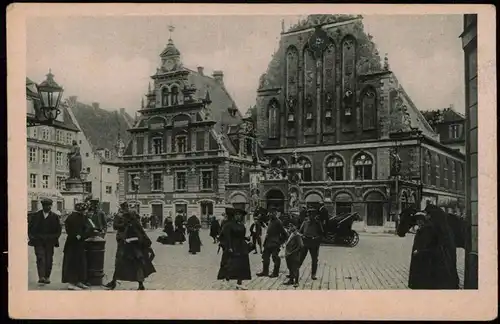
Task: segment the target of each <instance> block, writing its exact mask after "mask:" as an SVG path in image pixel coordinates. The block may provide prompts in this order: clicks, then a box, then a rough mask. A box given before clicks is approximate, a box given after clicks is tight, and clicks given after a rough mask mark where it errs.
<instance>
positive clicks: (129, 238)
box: [28, 199, 458, 290]
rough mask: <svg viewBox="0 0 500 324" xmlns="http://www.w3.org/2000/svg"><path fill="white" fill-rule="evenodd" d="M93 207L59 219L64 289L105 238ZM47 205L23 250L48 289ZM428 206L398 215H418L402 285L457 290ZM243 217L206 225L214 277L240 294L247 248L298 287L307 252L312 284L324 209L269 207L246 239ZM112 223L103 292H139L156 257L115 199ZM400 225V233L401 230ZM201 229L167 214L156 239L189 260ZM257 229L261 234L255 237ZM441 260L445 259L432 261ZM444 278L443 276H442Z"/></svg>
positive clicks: (55, 226) (84, 284)
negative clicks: (90, 246)
mask: <svg viewBox="0 0 500 324" xmlns="http://www.w3.org/2000/svg"><path fill="white" fill-rule="evenodd" d="M98 204H99V201H98V200H97V199H94V200H90V201H89V202H82V203H78V204H76V206H75V211H73V212H72V213H71V214H70V215H68V217H67V218H66V219H65V221H64V227H65V229H66V234H67V238H66V242H65V244H64V250H63V253H64V256H63V265H62V282H63V283H67V284H68V289H70V290H82V289H88V288H89V286H90V285H89V283H88V279H89V278H87V257H86V253H85V251H86V250H85V249H86V247H85V240H86V239H88V238H90V237H96V236H97V237H104V236H105V234H106V230H107V226H108V225H107V220H106V217H105V215H104V213H103V212H102V211H101V210H100V209H99V208H98ZM51 207H52V201H51V200H50V199H44V200H42V210H40V211H39V212H36V213H34V214H32V215H31V216H30V217H29V220H28V236H29V245H30V246H33V247H34V251H35V255H36V263H37V271H38V277H39V280H38V283H39V284H41V285H46V284H50V275H51V271H52V263H53V260H52V259H53V254H54V248H56V247H59V238H60V236H61V233H62V226H61V223H60V220H59V216H58V215H57V214H55V213H54V212H52V211H51ZM132 207H136V206H132ZM433 207H435V206H431V207H429V206H428V207H427V208H426V209H425V210H424V211H422V212H420V211H419V212H416V211H413V212H408V211H404V212H403V213H407V214H409V215H410V214H411V215H410V216H411V217H414V216H415V215H416V216H415V217H418V216H422V215H423V216H422V217H420V218H419V219H420V220H419V222H418V225H419V226H418V227H419V230H418V231H417V235H416V237H415V242H414V249H413V252H412V265H411V266H410V278H409V286H410V288H412V289H421V288H419V287H421V286H422V285H424V286H425V287H426V289H440V288H433V287H434V286H435V287H442V283H443V282H451V284H450V285H448V286H446V287H448V289H449V288H450V287H451V288H454V287H455V286H457V288H458V283H457V281H456V280H457V279H456V278H458V276H457V271H456V254H455V253H454V249H455V248H456V246H458V245H457V244H455V243H454V241H453V238H452V234H450V233H451V230H450V229H449V226H448V225H446V223H443V222H441V223H436V224H440V225H435V226H434V227H431V226H430V225H429V224H431V223H432V222H431V221H430V220H431V219H440V217H441V216H443V213H444V212H441V213H440V212H439V211H441V210H440V209H439V208H438V207H435V208H433ZM403 213H402V215H403ZM246 214H247V212H246V211H245V210H242V209H238V208H234V207H233V206H227V207H226V208H225V213H224V214H223V219H222V220H221V221H220V222H219V220H217V219H216V218H215V217H212V218H211V219H210V220H209V224H210V232H209V233H210V237H211V238H212V239H213V243H214V244H217V245H218V253H219V252H220V251H222V255H221V260H220V268H219V271H218V274H217V279H219V280H222V281H223V282H224V283H225V284H227V285H230V286H231V281H236V286H235V288H236V289H241V290H246V289H247V288H246V287H245V286H244V285H243V281H248V280H251V279H252V274H251V271H250V259H249V254H250V253H251V252H252V251H253V253H254V254H258V253H261V254H262V269H261V271H260V272H258V273H256V275H257V276H258V277H264V276H268V277H271V278H275V277H278V275H279V271H280V267H281V259H282V258H284V259H285V261H286V267H287V268H288V271H289V274H288V276H287V278H288V280H287V281H286V282H284V284H286V285H293V286H295V287H297V286H298V285H299V277H300V276H299V273H300V268H301V266H302V264H303V262H304V260H305V258H306V257H307V255H308V254H309V255H310V256H311V261H312V266H311V279H312V280H316V279H317V277H316V274H317V270H318V258H319V252H320V246H321V242H322V239H323V237H324V235H325V223H324V221H323V220H324V219H325V216H326V217H327V218H328V212H327V211H326V208H325V207H324V205H320V206H319V208H309V209H305V208H303V209H302V210H301V212H300V214H299V215H297V216H288V217H285V215H281V214H280V212H279V211H278V210H277V209H276V208H271V209H270V210H268V211H266V213H262V212H260V213H257V212H255V214H254V218H253V219H254V220H253V223H252V224H251V226H250V228H249V235H248V236H247V229H246V226H245V218H246ZM403 216H404V215H403ZM411 217H406V216H404V217H402V218H401V219H402V220H401V221H400V223H399V224H398V231H399V232H398V235H400V236H404V234H405V233H406V232H407V231H408V230H409V228H411V227H412V226H413V225H415V223H412V222H409V221H407V219H412V218H411ZM443 217H444V216H443ZM441 218H442V217H441ZM403 220H404V221H403ZM443 224H444V225H443ZM112 226H113V229H114V230H115V231H116V241H117V250H116V255H115V265H114V273H113V276H112V280H111V281H110V282H108V283H107V284H105V285H104V288H106V289H110V290H113V289H115V288H116V285H117V282H118V281H132V282H137V283H138V290H144V289H145V286H144V280H145V279H146V278H147V277H148V276H149V275H151V274H152V273H154V272H156V270H155V267H154V265H153V262H152V261H153V259H154V257H155V253H154V251H153V249H152V242H151V239H150V238H149V237H148V235H147V233H146V231H145V230H144V226H143V224H142V223H141V218H140V216H139V214H138V212H137V209H136V208H130V205H129V203H128V202H122V203H121V204H120V211H119V212H118V213H117V214H116V215H115V217H114V219H113V225H112ZM403 227H405V229H404V230H403V229H401V228H403ZM200 229H201V222H200V219H199V218H198V217H197V216H196V215H195V214H193V215H192V216H190V217H189V218H187V219H186V217H185V216H184V215H182V214H178V215H177V216H176V217H175V219H172V217H171V216H169V217H167V218H166V220H165V224H164V228H163V232H164V233H163V235H161V236H160V237H159V238H158V240H157V241H158V242H159V243H161V244H166V245H175V244H177V243H179V244H183V243H184V242H186V241H187V242H188V245H189V253H191V254H193V255H195V254H197V253H200V252H201V246H202V242H201V239H200V235H199V231H200ZM264 229H266V230H265V237H264V240H262V236H263V234H264ZM431 229H432V230H431ZM186 235H187V239H186ZM450 242H451V243H450ZM433 251H434V252H433ZM443 259H445V260H444V261H446V262H444V263H443V262H438V261H443ZM271 260H272V262H273V268H272V271H271V268H270V265H271ZM453 263H454V264H453ZM443 264H444V265H443ZM423 265H426V266H423ZM444 266H445V270H446V272H443V271H440V272H439V273H440V277H439V278H441V279H440V280H439V281H440V283H437V282H436V281H435V280H433V279H432V278H430V277H432V276H434V277H435V276H436V271H437V270H436V269H437V268H439V269H441V268H443V267H444ZM429 267H430V268H433V267H435V268H436V269H434V270H436V271H431V270H429ZM443 273H445V274H449V276H448V277H446V278H443V277H442V276H443ZM415 282H420V283H421V282H425V284H419V283H415Z"/></svg>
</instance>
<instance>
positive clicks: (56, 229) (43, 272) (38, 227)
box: [28, 199, 62, 285]
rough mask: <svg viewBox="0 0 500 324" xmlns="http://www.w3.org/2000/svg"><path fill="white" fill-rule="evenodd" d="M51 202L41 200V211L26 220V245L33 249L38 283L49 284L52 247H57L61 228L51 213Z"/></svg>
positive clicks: (56, 217)
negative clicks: (27, 239)
mask: <svg viewBox="0 0 500 324" xmlns="http://www.w3.org/2000/svg"><path fill="white" fill-rule="evenodd" d="M51 209H52V200H51V199H43V200H42V210H39V211H37V212H36V213H34V214H32V215H31V217H30V218H29V220H28V238H29V242H28V245H29V246H32V247H33V248H34V249H35V255H36V268H37V271H38V283H39V284H40V285H44V284H49V283H50V279H49V278H50V273H51V272H52V263H53V256H54V247H59V237H60V236H61V232H62V226H61V221H60V219H59V217H58V216H57V215H56V214H54V213H53V212H52V211H51Z"/></svg>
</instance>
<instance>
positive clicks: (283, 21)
mask: <svg viewBox="0 0 500 324" xmlns="http://www.w3.org/2000/svg"><path fill="white" fill-rule="evenodd" d="M281 32H282V33H284V32H285V19H281Z"/></svg>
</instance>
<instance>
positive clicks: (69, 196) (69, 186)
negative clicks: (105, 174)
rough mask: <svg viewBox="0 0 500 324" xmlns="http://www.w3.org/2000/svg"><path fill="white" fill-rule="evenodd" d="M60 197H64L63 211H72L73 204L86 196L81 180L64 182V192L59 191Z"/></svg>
mask: <svg viewBox="0 0 500 324" xmlns="http://www.w3.org/2000/svg"><path fill="white" fill-rule="evenodd" d="M61 195H63V196H64V206H65V209H66V210H74V209H75V203H76V202H81V201H83V200H84V197H85V195H86V192H85V190H84V189H83V181H82V180H81V179H68V180H66V190H61Z"/></svg>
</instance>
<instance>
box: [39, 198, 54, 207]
mask: <svg viewBox="0 0 500 324" xmlns="http://www.w3.org/2000/svg"><path fill="white" fill-rule="evenodd" d="M41 203H42V206H43V205H52V199H50V198H43V199H42V201H41Z"/></svg>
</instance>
